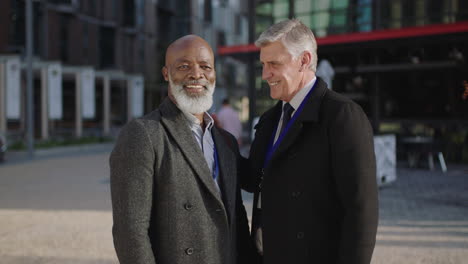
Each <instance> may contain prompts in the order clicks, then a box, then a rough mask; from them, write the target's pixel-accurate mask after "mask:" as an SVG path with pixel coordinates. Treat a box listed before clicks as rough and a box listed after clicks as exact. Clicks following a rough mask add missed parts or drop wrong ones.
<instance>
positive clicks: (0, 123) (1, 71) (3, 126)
mask: <svg viewBox="0 0 468 264" xmlns="http://www.w3.org/2000/svg"><path fill="white" fill-rule="evenodd" d="M5 77H6V74H5V64H4V63H2V62H0V134H6V132H7V118H6V92H5V91H6V78H5Z"/></svg>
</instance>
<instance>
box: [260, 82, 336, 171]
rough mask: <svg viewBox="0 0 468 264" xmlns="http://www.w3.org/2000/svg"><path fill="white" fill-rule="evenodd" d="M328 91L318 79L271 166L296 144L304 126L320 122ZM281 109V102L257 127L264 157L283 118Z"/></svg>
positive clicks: (272, 158) (263, 117)
mask: <svg viewBox="0 0 468 264" xmlns="http://www.w3.org/2000/svg"><path fill="white" fill-rule="evenodd" d="M327 91H328V88H327V85H326V83H325V82H324V81H322V80H321V79H320V78H318V77H317V81H316V84H315V87H314V90H313V91H312V92H311V94H310V97H309V98H308V100H307V101H306V102H305V105H304V108H303V110H302V112H301V113H300V114H299V116H298V117H297V119H296V121H295V122H294V123H293V124H292V126H291V128H290V129H289V131H288V133H287V134H286V136H285V137H284V138H283V141H282V142H281V144H280V145H279V146H278V148H277V149H276V151H275V153H273V155H272V157H271V160H270V164H271V163H272V162H273V160H274V159H275V158H277V157H278V156H279V155H281V154H282V153H283V152H285V151H286V150H287V149H288V148H289V147H290V146H291V145H292V144H293V143H294V141H295V140H296V139H297V137H298V136H299V134H300V133H301V131H302V129H303V126H304V124H306V123H317V122H319V112H320V106H321V104H322V100H323V97H324V95H325V94H326V93H327ZM281 107H282V102H281V101H279V102H278V103H277V104H276V105H275V106H274V107H273V108H271V109H270V110H268V111H267V112H265V114H264V115H263V116H262V118H261V119H260V121H259V123H258V124H257V126H255V128H256V129H257V133H256V139H255V140H258V141H259V147H260V148H261V149H262V150H264V152H263V153H262V154H261V155H263V156H265V155H266V151H267V149H268V144H269V142H270V140H271V137H272V135H273V133H274V132H275V131H274V129H275V127H276V126H277V124H278V121H279V118H280V116H281Z"/></svg>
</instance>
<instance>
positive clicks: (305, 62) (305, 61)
mask: <svg viewBox="0 0 468 264" xmlns="http://www.w3.org/2000/svg"><path fill="white" fill-rule="evenodd" d="M311 62H312V54H311V53H310V51H307V50H306V51H304V53H302V58H301V71H303V70H306V69H308V68H309V65H310V63H311Z"/></svg>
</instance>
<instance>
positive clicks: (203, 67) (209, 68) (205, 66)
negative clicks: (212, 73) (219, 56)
mask: <svg viewBox="0 0 468 264" xmlns="http://www.w3.org/2000/svg"><path fill="white" fill-rule="evenodd" d="M201 68H202V69H204V70H211V67H210V66H207V65H204V66H201Z"/></svg>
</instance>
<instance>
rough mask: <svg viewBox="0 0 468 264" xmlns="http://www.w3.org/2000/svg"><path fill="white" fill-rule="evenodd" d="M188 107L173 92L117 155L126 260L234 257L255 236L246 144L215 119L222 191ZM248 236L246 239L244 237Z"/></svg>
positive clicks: (120, 250) (117, 242) (117, 217)
mask: <svg viewBox="0 0 468 264" xmlns="http://www.w3.org/2000/svg"><path fill="white" fill-rule="evenodd" d="M187 122H188V121H187V120H186V117H185V116H184V114H183V113H182V112H181V111H180V110H179V109H178V108H177V107H176V105H175V104H174V103H173V102H172V101H170V100H169V99H168V98H166V99H165V100H164V101H163V103H162V104H161V105H160V108H159V109H156V110H155V111H153V112H151V113H150V114H148V115H146V116H144V117H142V118H139V119H135V120H133V121H131V122H129V123H128V124H127V125H125V126H124V128H123V129H122V130H121V132H120V134H119V137H118V140H117V142H116V145H115V148H114V150H113V151H112V154H111V157H110V169H111V195H112V209H113V221H114V225H113V229H112V232H113V237H114V246H115V250H116V252H117V256H118V258H119V261H120V263H123V264H126V263H128V264H139V263H141V264H151V263H158V264H178V263H180V264H182V263H200V264H202V263H203V264H221V263H223V264H234V263H240V261H241V260H240V259H239V258H238V255H240V254H242V255H243V256H246V255H245V254H243V253H241V252H240V249H239V247H240V246H239V245H246V244H248V243H249V242H248V241H247V239H249V238H248V236H249V235H248V225H247V219H246V213H245V209H244V207H243V205H242V198H241V195H240V189H239V186H238V182H237V163H238V162H239V160H238V158H239V157H240V156H239V152H238V147H237V143H236V141H235V139H234V137H232V135H230V134H229V133H227V132H225V131H224V130H222V129H219V128H216V127H213V130H212V134H213V138H214V141H215V144H216V148H217V152H218V156H219V163H220V164H219V165H220V184H219V185H220V188H221V193H220V192H219V191H218V190H217V187H216V185H215V183H214V181H213V178H212V174H211V173H210V170H209V168H208V166H207V163H206V161H205V158H204V156H203V153H202V151H201V149H200V147H199V145H198V144H197V142H196V140H195V138H194V137H193V135H192V132H191V130H190V128H189V125H188V123H187ZM242 239H245V240H246V241H241V240H242Z"/></svg>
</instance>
